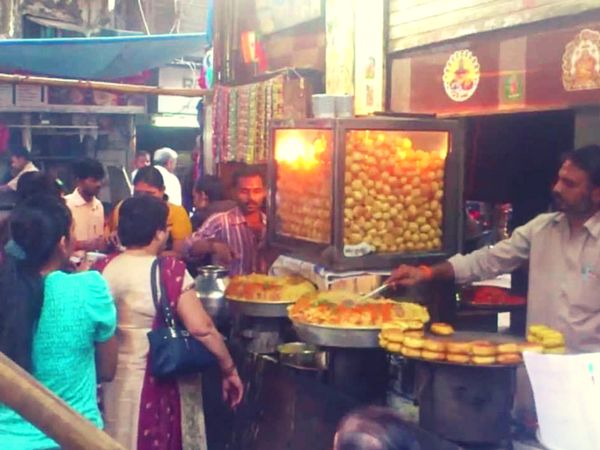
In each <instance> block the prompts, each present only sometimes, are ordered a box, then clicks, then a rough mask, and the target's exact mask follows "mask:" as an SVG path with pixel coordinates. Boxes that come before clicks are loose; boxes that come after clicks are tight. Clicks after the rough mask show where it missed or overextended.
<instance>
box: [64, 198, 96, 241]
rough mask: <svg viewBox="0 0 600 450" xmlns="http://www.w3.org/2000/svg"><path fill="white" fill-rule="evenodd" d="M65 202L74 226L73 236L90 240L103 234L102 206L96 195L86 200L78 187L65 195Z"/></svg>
mask: <svg viewBox="0 0 600 450" xmlns="http://www.w3.org/2000/svg"><path fill="white" fill-rule="evenodd" d="M65 202H66V204H67V206H68V207H69V209H70V210H71V214H72V215H73V223H74V226H75V233H74V237H75V239H76V240H77V241H90V240H92V239H97V238H99V237H102V236H104V207H103V206H102V202H101V201H100V200H98V199H97V198H96V197H94V198H93V199H92V201H91V202H86V201H85V199H84V198H83V197H82V196H81V194H80V193H79V190H78V189H75V190H74V191H73V192H72V193H71V194H69V195H66V196H65Z"/></svg>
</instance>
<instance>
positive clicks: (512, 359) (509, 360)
mask: <svg viewBox="0 0 600 450" xmlns="http://www.w3.org/2000/svg"><path fill="white" fill-rule="evenodd" d="M496 360H497V361H498V363H500V364H519V363H521V362H523V358H521V355H520V354H519V353H502V354H500V355H498V356H497V357H496Z"/></svg>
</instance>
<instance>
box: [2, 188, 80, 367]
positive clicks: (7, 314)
mask: <svg viewBox="0 0 600 450" xmlns="http://www.w3.org/2000/svg"><path fill="white" fill-rule="evenodd" d="M71 225H72V220H71V213H70V212H69V209H68V208H67V206H66V205H65V204H64V202H62V201H61V200H60V199H58V198H56V197H55V196H50V195H46V196H34V197H30V198H28V199H26V200H25V201H23V202H22V203H20V204H19V205H18V206H17V207H16V208H15V209H14V210H13V212H12V213H11V216H10V219H9V232H10V240H9V241H8V243H7V244H6V245H5V247H4V249H3V250H4V251H3V254H4V256H3V261H2V263H1V264H0V351H2V352H3V353H4V354H6V355H7V356H8V357H9V358H11V359H12V360H14V361H15V362H16V363H17V364H19V365H20V366H21V367H23V368H24V369H25V370H28V371H31V370H32V366H31V348H32V347H31V346H32V339H33V333H34V329H35V323H36V322H37V320H38V319H39V317H40V312H41V308H42V304H43V301H44V281H43V278H42V275H43V274H45V273H46V272H49V271H52V270H57V269H58V268H59V267H60V266H61V264H62V263H64V262H65V261H66V259H67V258H68V257H69V255H70V254H71V250H72V248H71V242H70V233H71Z"/></svg>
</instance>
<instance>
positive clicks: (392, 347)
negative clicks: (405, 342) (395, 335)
mask: <svg viewBox="0 0 600 450" xmlns="http://www.w3.org/2000/svg"><path fill="white" fill-rule="evenodd" d="M385 348H386V350H388V351H390V352H392V353H400V352H402V344H396V343H395V342H390V343H389V344H388V345H387V346H386V347H385Z"/></svg>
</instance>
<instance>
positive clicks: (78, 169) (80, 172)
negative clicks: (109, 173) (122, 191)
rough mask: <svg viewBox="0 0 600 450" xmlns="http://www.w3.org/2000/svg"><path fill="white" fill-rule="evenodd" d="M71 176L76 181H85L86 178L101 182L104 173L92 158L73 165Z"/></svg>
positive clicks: (100, 165)
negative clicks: (73, 176)
mask: <svg viewBox="0 0 600 450" xmlns="http://www.w3.org/2000/svg"><path fill="white" fill-rule="evenodd" d="M73 175H75V178H76V179H77V180H85V179H86V178H93V179H94V180H101V179H102V178H104V176H105V175H106V173H105V172H104V167H102V164H101V163H100V162H99V161H96V160H95V159H92V158H83V159H80V160H79V161H76V162H75V163H74V164H73Z"/></svg>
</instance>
